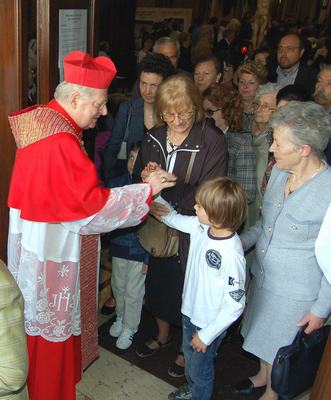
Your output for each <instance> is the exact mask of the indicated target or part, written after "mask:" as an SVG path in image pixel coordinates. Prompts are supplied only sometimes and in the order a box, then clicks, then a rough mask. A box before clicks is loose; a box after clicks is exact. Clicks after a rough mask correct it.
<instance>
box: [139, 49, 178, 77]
mask: <svg viewBox="0 0 331 400" xmlns="http://www.w3.org/2000/svg"><path fill="white" fill-rule="evenodd" d="M142 72H147V73H153V74H157V75H160V76H162V78H163V79H165V78H167V77H168V76H170V75H172V74H174V73H175V69H174V66H173V65H172V63H171V61H170V59H169V58H168V57H166V56H164V55H163V54H157V53H151V54H147V55H146V56H145V57H144V58H143V59H142V60H141V62H140V63H139V64H138V77H139V78H140V75H141V73H142Z"/></svg>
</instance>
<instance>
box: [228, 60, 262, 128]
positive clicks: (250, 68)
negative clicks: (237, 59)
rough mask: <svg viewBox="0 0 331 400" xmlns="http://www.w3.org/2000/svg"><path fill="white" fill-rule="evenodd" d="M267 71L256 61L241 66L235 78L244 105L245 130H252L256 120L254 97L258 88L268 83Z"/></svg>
mask: <svg viewBox="0 0 331 400" xmlns="http://www.w3.org/2000/svg"><path fill="white" fill-rule="evenodd" d="M267 75H268V72H267V69H266V68H265V67H264V66H263V65H261V64H258V63H256V62H255V61H247V62H245V63H243V64H241V65H240V66H239V67H238V69H237V71H236V73H235V76H234V83H235V84H236V85H237V86H238V90H239V93H240V96H241V98H242V101H243V104H244V123H243V129H244V130H248V131H250V130H251V126H252V122H253V118H254V110H255V109H254V97H255V94H256V91H257V88H258V87H259V86H260V85H262V84H264V83H266V82H267Z"/></svg>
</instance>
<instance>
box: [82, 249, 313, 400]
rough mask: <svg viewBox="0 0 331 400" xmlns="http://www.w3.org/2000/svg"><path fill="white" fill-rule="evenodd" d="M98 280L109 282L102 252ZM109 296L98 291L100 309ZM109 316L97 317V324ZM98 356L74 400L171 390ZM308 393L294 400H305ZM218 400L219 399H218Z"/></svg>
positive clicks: (126, 398)
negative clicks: (101, 265)
mask: <svg viewBox="0 0 331 400" xmlns="http://www.w3.org/2000/svg"><path fill="white" fill-rule="evenodd" d="M102 253H103V254H102V259H103V262H102V264H103V265H104V266H103V267H102V269H101V273H100V280H101V282H104V281H109V278H110V269H111V266H110V263H109V262H107V258H108V257H107V252H106V251H103V252H102ZM108 295H109V286H105V287H104V289H103V290H101V291H100V297H99V303H100V306H102V304H103V303H104V301H105V300H106V299H107V297H108ZM108 318H109V317H104V316H102V315H100V316H99V324H100V325H101V324H103V323H104V322H105V321H106V320H107V319H108ZM99 351H100V357H99V359H98V360H96V361H95V362H94V363H93V364H92V365H91V366H90V367H89V368H88V369H87V371H85V373H84V375H83V379H82V380H81V382H80V383H79V384H78V385H77V400H166V399H167V398H168V394H169V393H170V392H171V391H172V390H174V389H175V388H174V387H173V386H171V385H169V384H168V383H166V382H164V381H162V380H160V379H158V378H156V377H155V376H153V375H150V374H149V373H148V372H146V371H144V370H142V369H140V368H138V367H136V366H134V365H132V364H131V363H129V362H128V361H125V360H123V359H122V358H119V357H118V356H116V355H115V354H112V353H110V352H109V351H107V350H105V349H103V348H101V347H100V348H99ZM308 399H309V394H305V395H304V396H301V397H299V398H298V399H297V400H308ZM220 400H222V399H220Z"/></svg>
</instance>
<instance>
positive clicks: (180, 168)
mask: <svg viewBox="0 0 331 400" xmlns="http://www.w3.org/2000/svg"><path fill="white" fill-rule="evenodd" d="M154 120H155V127H154V128H152V129H151V130H150V131H149V132H148V134H147V135H145V137H144V139H143V141H142V144H141V148H140V152H139V154H138V157H137V161H136V164H135V167H134V175H136V176H138V177H140V176H141V173H142V171H143V170H144V168H145V166H146V165H147V164H148V163H150V162H154V163H155V165H161V166H163V167H164V168H165V169H166V170H168V171H172V172H173V173H174V174H175V175H176V176H177V184H176V186H175V187H174V188H173V189H171V190H167V191H164V192H163V193H162V196H163V197H164V198H165V199H166V200H167V201H168V202H169V203H171V204H172V206H173V207H174V208H175V209H177V210H180V212H181V213H182V214H184V215H195V212H194V204H195V191H196V188H197V186H198V185H199V184H200V183H201V182H203V181H204V180H206V179H209V178H213V177H218V176H225V175H226V173H227V163H228V152H227V145H226V140H225V137H224V135H223V134H220V132H219V130H217V129H216V128H215V127H214V126H212V125H211V124H210V123H209V121H206V120H205V117H204V110H203V106H202V100H201V96H200V94H199V91H198V89H197V88H196V86H195V85H194V83H193V81H192V80H191V79H190V78H188V77H187V76H184V75H173V76H171V77H169V78H167V79H166V80H165V81H164V82H163V83H162V84H161V85H160V87H159V89H158V91H157V94H156V98H155V104H154ZM166 212H167V209H166V208H165V207H164V206H163V205H161V204H159V203H156V202H155V203H153V215H157V214H159V215H160V216H162V215H164V214H165V213H166ZM188 249H189V237H188V235H186V234H183V233H181V232H179V251H178V254H177V255H175V256H173V257H166V258H156V257H153V256H150V260H149V269H148V273H147V277H146V307H147V309H148V310H149V311H150V312H151V313H152V315H153V316H154V317H155V318H156V324H157V328H158V332H157V334H156V335H155V336H154V338H153V336H151V338H147V340H146V341H145V342H144V343H142V344H141V345H140V346H138V348H137V354H138V356H140V357H148V356H151V355H152V354H154V353H155V352H156V351H158V350H160V349H161V348H162V347H164V346H166V345H167V344H170V341H171V333H170V327H171V325H177V326H181V297H182V289H183V280H184V272H185V266H186V259H187V255H188ZM183 364H184V358H183V356H182V355H179V357H177V360H176V362H175V363H173V364H172V365H171V367H170V368H169V371H168V373H169V374H170V375H172V376H175V377H179V376H183V375H184V368H183Z"/></svg>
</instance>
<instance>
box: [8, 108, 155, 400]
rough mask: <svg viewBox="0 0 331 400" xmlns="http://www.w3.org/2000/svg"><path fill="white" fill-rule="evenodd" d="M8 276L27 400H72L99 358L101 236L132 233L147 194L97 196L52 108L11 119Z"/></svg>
mask: <svg viewBox="0 0 331 400" xmlns="http://www.w3.org/2000/svg"><path fill="white" fill-rule="evenodd" d="M9 121H10V125H11V128H12V131H13V134H14V137H15V140H16V144H17V147H18V149H17V154H16V160H15V165H14V169H13V174H12V181H11V186H10V193H9V198H8V205H9V207H10V227H9V239H8V266H9V269H10V271H11V272H12V274H13V276H14V277H15V279H16V281H17V283H18V285H19V287H20V289H21V291H22V293H23V296H24V300H25V310H24V311H25V330H26V333H27V342H28V350H29V376H28V389H29V396H30V399H31V400H45V399H48V400H72V399H75V384H76V383H77V382H78V381H79V379H80V377H81V371H82V368H85V367H87V366H88V365H89V364H90V363H91V362H93V360H94V359H95V358H96V357H97V318H96V317H97V301H96V299H97V270H98V246H99V235H98V234H99V233H101V232H108V231H111V230H114V229H117V228H119V227H126V226H133V225H137V224H139V223H140V222H141V221H142V220H143V219H144V217H145V215H146V214H147V212H148V209H149V204H150V202H151V196H152V194H151V189H150V186H149V185H148V184H139V185H130V186H125V187H123V188H115V189H112V190H111V192H110V191H109V189H106V188H103V187H102V186H101V185H100V183H99V181H98V179H97V174H96V170H95V167H94V165H93V163H92V162H91V161H90V160H89V158H88V157H87V155H86V154H85V152H84V151H83V149H82V146H81V129H80V128H79V127H78V126H77V125H76V124H75V122H74V121H73V120H72V119H71V118H70V116H69V115H68V114H67V113H66V112H65V110H64V109H63V108H62V107H61V106H60V105H59V104H58V103H57V102H56V101H55V100H52V101H51V102H50V103H49V104H48V106H36V107H30V108H28V109H25V110H22V111H20V112H18V113H15V114H12V115H11V116H10V117H9Z"/></svg>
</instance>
